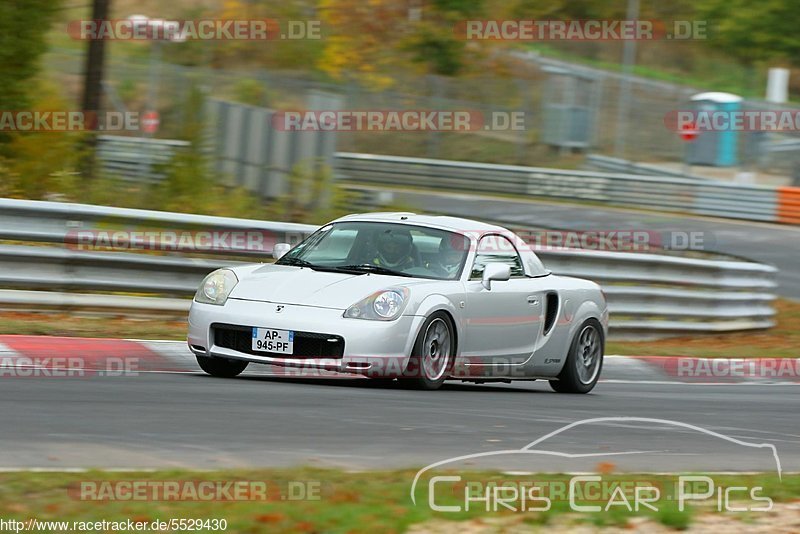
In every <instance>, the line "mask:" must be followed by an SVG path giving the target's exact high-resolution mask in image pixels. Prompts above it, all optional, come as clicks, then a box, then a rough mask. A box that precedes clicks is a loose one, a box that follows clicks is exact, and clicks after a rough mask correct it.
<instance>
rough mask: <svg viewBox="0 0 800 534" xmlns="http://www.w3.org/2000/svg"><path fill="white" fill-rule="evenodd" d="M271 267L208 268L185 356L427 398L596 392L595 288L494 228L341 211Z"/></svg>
mask: <svg viewBox="0 0 800 534" xmlns="http://www.w3.org/2000/svg"><path fill="white" fill-rule="evenodd" d="M273 256H275V257H276V258H277V261H276V262H275V263H264V264H254V265H243V266H238V267H233V268H226V269H219V270H217V271H215V272H213V273H211V274H209V275H208V276H207V277H206V279H205V280H204V281H203V283H202V285H201V286H200V288H199V289H198V290H197V294H196V295H195V298H194V302H193V303H192V307H191V311H190V312H189V336H188V342H189V347H190V348H191V350H192V351H193V352H194V353H195V355H196V356H197V361H198V363H199V364H200V367H201V368H202V369H203V370H204V371H206V372H207V373H209V374H211V375H214V376H220V377H233V376H236V375H238V374H239V373H241V372H242V371H243V370H244V369H245V367H247V365H248V364H249V363H261V364H270V365H276V366H283V367H282V368H283V369H284V370H286V368H287V367H288V368H293V370H294V371H298V370H301V371H302V372H299V373H295V374H294V376H303V372H319V370H325V371H336V372H339V373H356V374H361V375H365V376H367V377H370V378H380V379H395V378H397V379H403V380H405V381H406V382H407V383H409V384H412V385H413V386H415V387H419V388H422V389H436V388H438V387H440V386H441V385H442V383H443V382H444V381H445V380H447V379H457V380H465V381H473V382H490V381H510V380H535V379H543V380H548V381H550V384H551V385H552V387H553V389H555V390H556V391H559V392H570V393H586V392H588V391H590V390H591V389H592V388H593V387H594V385H595V384H596V383H597V380H598V377H599V376H600V371H601V369H602V366H603V350H604V343H605V338H606V333H607V331H608V307H607V305H606V299H605V295H604V294H603V292H602V291H601V289H600V287H599V286H598V285H597V284H595V283H594V282H590V281H587V280H580V279H577V278H568V277H563V276H556V275H554V274H551V273H550V272H549V271H548V270H547V269H545V267H544V265H543V264H542V262H541V261H540V260H539V258H538V257H537V256H536V254H534V252H533V251H532V250H531V249H530V248H529V247H528V246H527V244H526V243H525V242H524V241H523V240H522V239H520V238H519V237H518V236H516V235H515V234H514V233H512V232H510V231H509V230H507V229H505V228H501V227H499V226H494V225H490V224H485V223H480V222H476V221H471V220H468V219H458V218H453V217H437V216H423V215H415V214H413V213H369V214H360V215H349V216H347V217H342V218H340V219H337V220H335V221H333V222H331V223H329V224H326V225H325V226H323V227H322V228H320V229H319V230H317V231H316V232H315V233H314V234H312V235H311V236H309V237H308V238H307V239H305V240H304V241H303V242H302V243H300V244H298V245H296V246H295V247H294V248H291V247H290V246H289V245H288V244H278V245H275V248H274V251H273Z"/></svg>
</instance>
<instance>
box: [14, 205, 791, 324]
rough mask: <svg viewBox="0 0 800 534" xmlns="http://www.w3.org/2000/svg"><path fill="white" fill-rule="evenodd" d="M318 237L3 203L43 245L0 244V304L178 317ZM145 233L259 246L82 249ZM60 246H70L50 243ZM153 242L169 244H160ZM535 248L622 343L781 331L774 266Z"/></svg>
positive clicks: (248, 225)
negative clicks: (603, 300)
mask: <svg viewBox="0 0 800 534" xmlns="http://www.w3.org/2000/svg"><path fill="white" fill-rule="evenodd" d="M155 229H161V230H160V231H158V230H155ZM315 229H316V227H315V226H312V225H303V224H293V223H282V222H270V221H254V220H245V219H235V218H226V217H209V216H202V215H188V214H180V213H166V212H157V211H148V210H133V209H124V208H110V207H104V206H89V205H83V204H62V203H54V202H39V201H27V200H9V199H0V239H3V240H14V241H24V242H33V243H39V245H37V246H31V245H18V244H13V245H0V287H2V288H5V289H4V290H0V308H5V309H27V310H40V311H41V310H62V311H64V310H67V311H71V310H84V311H90V312H98V313H104V312H105V313H119V312H120V311H121V310H127V311H128V312H129V314H131V315H147V316H151V315H152V314H155V313H161V314H171V315H176V314H177V315H180V314H182V313H184V312H185V311H186V310H188V307H189V304H190V301H189V300H188V298H185V297H189V296H190V295H192V294H193V293H194V291H195V289H196V288H197V286H198V285H199V283H200V281H201V280H202V278H203V277H204V276H205V275H206V274H207V273H209V272H210V271H212V270H214V269H216V268H219V267H222V266H227V265H236V264H239V263H241V262H240V261H233V259H234V258H239V259H241V258H242V257H243V256H253V260H254V261H260V260H262V259H264V258H265V257H269V254H270V252H271V250H272V245H274V243H275V242H283V241H288V242H298V241H299V240H301V239H303V238H304V237H305V236H307V235H308V234H309V233H311V232H312V231H314V230H315ZM142 230H144V231H150V232H153V233H154V235H158V236H162V237H164V236H173V237H174V234H175V233H178V232H182V231H187V232H191V235H192V236H195V237H196V236H198V235H201V234H202V233H204V232H206V233H209V232H216V233H221V234H225V233H226V232H240V233H241V232H244V233H246V234H248V235H250V234H254V235H256V236H259V237H261V239H256V240H247V239H243V240H236V241H231V242H223V243H221V245H220V246H218V247H212V248H209V249H204V250H198V249H197V247H196V246H194V245H193V244H192V243H181V242H180V241H177V242H175V241H174V240H173V241H171V242H170V246H169V247H166V248H167V249H168V250H169V251H170V252H169V253H167V254H159V255H157V254H153V253H134V252H98V251H91V250H88V251H87V250H84V248H86V247H89V248H91V247H96V246H100V247H105V246H108V245H109V243H108V241H107V238H108V235H109V233H119V234H120V236H119V239H115V240H114V244H115V245H121V246H122V247H126V246H127V245H128V244H129V241H130V238H131V236H134V235H135V233H136V232H139V231H142ZM264 236H266V238H264ZM56 243H58V244H61V245H63V246H62V247H55V246H52V245H53V244H56ZM151 244H153V245H154V247H153V248H156V249H163V248H164V247H163V246H162V245H163V241H158V240H157V241H155V242H153V243H151ZM534 250H536V252H537V253H538V254H539V256H540V257H541V259H542V261H543V262H544V263H545V265H546V266H547V267H548V268H549V269H551V270H552V271H553V272H554V273H557V274H564V275H570V276H578V277H582V278H589V279H592V280H595V281H597V282H598V283H600V284H601V285H602V286H603V288H604V290H605V292H606V294H607V295H608V300H609V308H610V312H611V333H612V335H613V336H615V337H625V338H642V337H658V336H664V335H673V334H681V333H690V332H724V331H734V330H746V329H756V328H768V327H770V326H773V324H774V310H773V309H772V306H771V302H772V300H773V299H774V298H775V297H774V289H775V287H776V284H775V281H774V278H775V273H776V269H775V268H774V267H770V266H767V265H762V264H757V263H749V262H745V261H712V260H705V259H691V258H681V257H674V256H660V255H652V254H640V253H626V252H606V251H584V250H578V249H555V248H536V247H534ZM188 253H194V255H193V256H191V255H189V254H188ZM199 253H202V254H199ZM220 255H224V256H225V257H220ZM197 256H203V257H197ZM120 293H125V294H120ZM131 293H132V294H134V295H131ZM143 295H148V296H147V297H145V296H143Z"/></svg>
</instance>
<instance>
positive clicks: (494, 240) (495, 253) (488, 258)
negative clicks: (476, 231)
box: [469, 234, 525, 280]
mask: <svg viewBox="0 0 800 534" xmlns="http://www.w3.org/2000/svg"><path fill="white" fill-rule="evenodd" d="M492 262H502V263H505V264H507V265H508V266H509V267H510V268H511V278H522V277H524V276H525V269H524V268H523V267H522V259H520V257H519V252H517V249H516V247H514V244H513V243H511V241H509V239H508V238H506V237H503V236H501V235H496V234H490V235H485V236H483V237H482V238H481V240H480V241H479V242H478V250H477V254H476V255H475V262H474V263H473V264H472V272H471V273H470V277H469V278H470V280H480V279H481V277H482V276H483V269H484V268H485V267H486V264H487V263H492Z"/></svg>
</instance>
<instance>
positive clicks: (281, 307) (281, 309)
mask: <svg viewBox="0 0 800 534" xmlns="http://www.w3.org/2000/svg"><path fill="white" fill-rule="evenodd" d="M284 307H285V306H281V305H278V307H277V308H275V313H281V312H282V311H283V308H284Z"/></svg>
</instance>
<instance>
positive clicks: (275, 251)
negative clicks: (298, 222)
mask: <svg viewBox="0 0 800 534" xmlns="http://www.w3.org/2000/svg"><path fill="white" fill-rule="evenodd" d="M290 250H292V245H290V244H289V243H275V246H274V247H272V257H273V258H275V259H276V260H279V259H281V257H282V256H283V255H284V254H286V253H287V252H289V251H290Z"/></svg>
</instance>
